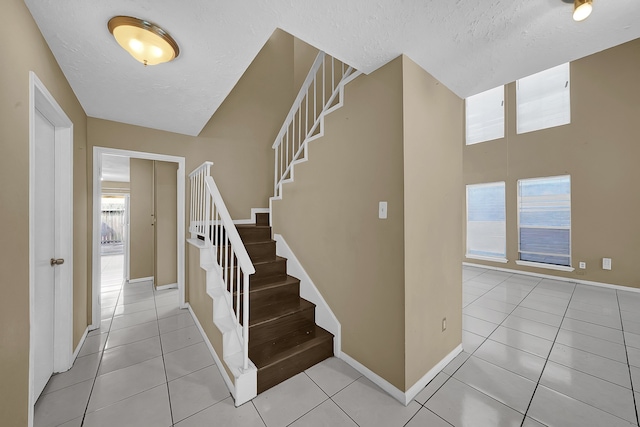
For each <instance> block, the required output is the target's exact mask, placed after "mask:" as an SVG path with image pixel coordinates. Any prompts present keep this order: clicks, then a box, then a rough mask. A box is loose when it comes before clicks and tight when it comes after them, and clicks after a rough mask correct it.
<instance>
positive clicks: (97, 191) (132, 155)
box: [90, 147, 185, 330]
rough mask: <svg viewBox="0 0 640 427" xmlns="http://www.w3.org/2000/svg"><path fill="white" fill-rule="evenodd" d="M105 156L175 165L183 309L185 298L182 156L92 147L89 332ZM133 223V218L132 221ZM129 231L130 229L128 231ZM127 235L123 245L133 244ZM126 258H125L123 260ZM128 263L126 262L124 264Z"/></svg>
mask: <svg viewBox="0 0 640 427" xmlns="http://www.w3.org/2000/svg"><path fill="white" fill-rule="evenodd" d="M106 156H121V157H126V158H128V159H130V160H132V159H144V160H155V161H161V162H169V163H175V164H177V170H176V182H177V195H176V212H177V218H176V220H175V222H176V228H177V233H176V235H177V238H176V242H175V243H174V245H175V248H176V250H175V254H176V255H175V256H176V265H177V287H178V294H179V303H180V307H183V308H184V307H185V295H184V288H185V286H184V276H185V273H184V271H185V265H184V263H185V261H184V260H185V194H184V191H185V172H184V171H185V159H184V157H176V156H167V155H162V154H154V153H145V152H138V151H130V150H119V149H113V148H105V147H94V149H93V224H94V225H93V244H92V248H93V257H92V265H93V277H92V301H93V303H92V325H91V327H90V329H92V330H93V329H97V328H98V327H99V326H100V322H101V302H100V298H101V290H102V285H101V280H102V279H101V271H102V268H101V267H102V265H101V264H102V259H101V258H102V257H101V249H100V246H101V243H100V242H101V239H102V237H101V200H102V185H101V175H102V168H103V161H104V159H105V157H106ZM131 221H132V219H131ZM130 228H132V226H131V227H129V229H130ZM128 236H130V233H127V239H126V243H127V244H128V245H131V244H132V242H131V241H132V240H133V239H131V238H128ZM126 258H127V257H125V259H126ZM126 263H127V260H125V264H126ZM127 269H128V270H129V272H130V269H131V266H130V265H128V266H127ZM130 278H131V277H130V274H127V279H130Z"/></svg>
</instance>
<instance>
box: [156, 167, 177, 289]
mask: <svg viewBox="0 0 640 427" xmlns="http://www.w3.org/2000/svg"><path fill="white" fill-rule="evenodd" d="M154 165H155V167H154V174H155V178H154V180H153V184H154V185H153V187H154V193H155V196H154V198H153V199H154V202H155V213H156V226H155V242H156V245H155V273H154V277H155V284H156V286H162V285H172V284H176V283H178V263H177V257H178V250H177V246H176V242H177V238H178V228H177V223H178V211H177V209H176V201H177V197H178V191H177V190H178V183H177V171H178V164H177V163H169V162H158V161H156V162H154Z"/></svg>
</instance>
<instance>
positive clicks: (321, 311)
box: [273, 234, 342, 357]
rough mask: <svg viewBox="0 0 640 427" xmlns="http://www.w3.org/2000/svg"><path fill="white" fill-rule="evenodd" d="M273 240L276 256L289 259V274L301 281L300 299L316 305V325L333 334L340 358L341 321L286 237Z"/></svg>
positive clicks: (280, 236) (274, 237)
mask: <svg viewBox="0 0 640 427" xmlns="http://www.w3.org/2000/svg"><path fill="white" fill-rule="evenodd" d="M273 239H274V240H275V241H276V254H277V255H278V256H281V257H283V258H286V259H287V273H289V274H290V275H292V276H294V277H297V278H298V279H300V297H302V298H304V299H306V300H307V301H311V302H312V303H314V304H315V305H316V324H317V325H318V326H320V327H321V328H323V329H326V330H327V331H329V332H331V333H332V334H333V336H334V338H333V354H334V355H335V356H336V357H340V354H341V352H342V326H341V325H340V321H339V320H338V318H337V317H336V316H335V314H334V313H333V311H332V310H331V307H329V304H327V301H326V300H325V299H324V298H323V297H322V294H321V293H320V291H319V290H318V288H317V287H316V285H315V284H314V283H313V280H311V277H309V275H308V274H307V272H306V271H305V269H304V267H303V266H302V264H301V263H300V261H299V260H298V258H296V256H295V254H294V253H293V251H292V250H291V248H290V247H289V245H287V242H286V241H285V239H284V237H282V235H280V234H274V235H273Z"/></svg>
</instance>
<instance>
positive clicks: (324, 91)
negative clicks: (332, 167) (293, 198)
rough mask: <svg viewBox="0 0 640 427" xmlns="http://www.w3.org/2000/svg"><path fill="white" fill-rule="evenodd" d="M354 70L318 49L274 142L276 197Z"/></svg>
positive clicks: (319, 130) (320, 129)
mask: <svg viewBox="0 0 640 427" xmlns="http://www.w3.org/2000/svg"><path fill="white" fill-rule="evenodd" d="M336 63H337V64H336ZM355 71H356V70H354V69H353V68H352V67H350V66H346V64H345V63H343V62H341V61H338V60H337V59H335V58H333V57H332V56H329V55H327V54H325V53H324V52H322V51H320V52H318V55H317V56H316V59H315V61H314V62H313V65H312V66H311V69H310V70H309V74H307V77H306V79H305V80H304V83H303V84H302V87H301V88H300V92H298V95H297V96H296V99H295V101H294V102H293V105H292V106H291V110H289V113H288V114H287V117H286V119H285V121H284V123H283V125H282V127H281V128H280V131H279V132H278V136H277V137H276V140H275V142H274V143H273V145H272V148H273V149H274V154H275V168H274V180H273V181H274V191H273V193H274V196H275V197H278V196H280V189H281V184H282V182H283V181H284V180H285V179H287V178H290V177H291V173H292V170H293V165H294V162H296V161H297V160H299V159H300V158H301V157H302V153H305V154H306V151H307V143H308V142H309V140H310V139H311V138H312V137H313V136H315V135H317V134H318V133H319V132H321V131H322V128H321V127H320V126H321V121H322V118H323V117H324V115H325V114H326V112H327V111H328V110H329V109H330V108H331V107H332V106H333V102H334V101H335V99H336V96H337V95H338V94H339V92H340V89H341V88H342V86H344V84H345V82H346V81H347V79H348V78H349V77H350V76H352V75H354V72H355ZM329 73H330V75H329ZM336 74H337V75H336ZM319 91H320V93H319Z"/></svg>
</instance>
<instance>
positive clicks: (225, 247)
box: [189, 162, 256, 369]
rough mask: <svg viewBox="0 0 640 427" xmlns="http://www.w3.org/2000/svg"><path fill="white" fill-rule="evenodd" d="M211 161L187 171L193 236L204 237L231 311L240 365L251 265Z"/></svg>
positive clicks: (245, 352) (245, 345)
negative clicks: (221, 192) (213, 174)
mask: <svg viewBox="0 0 640 427" xmlns="http://www.w3.org/2000/svg"><path fill="white" fill-rule="evenodd" d="M212 165H213V163H211V162H205V163H203V164H202V165H200V166H199V167H198V168H197V169H195V170H194V171H193V172H191V173H190V174H189V179H190V181H191V217H190V219H191V222H190V225H189V230H190V231H191V234H192V237H193V238H198V239H200V240H204V244H205V246H206V247H207V248H208V249H209V250H210V255H211V259H212V260H213V262H214V264H215V265H214V267H215V269H216V270H217V272H218V275H219V279H220V281H221V283H222V284H223V286H224V288H225V290H226V292H225V298H226V301H227V303H228V305H229V308H230V311H231V312H232V313H233V314H234V321H235V326H236V330H237V331H238V333H239V338H240V342H241V343H242V350H243V368H244V369H247V368H248V366H249V276H250V275H251V274H253V273H255V271H256V270H255V268H254V266H253V263H252V262H251V259H250V258H249V254H248V253H247V249H246V248H245V246H244V243H242V239H241V238H240V234H238V230H237V228H236V226H235V224H234V223H233V220H232V219H231V215H229V211H228V210H227V207H226V206H225V203H224V200H222V196H221V195H220V191H219V190H218V187H217V186H216V183H215V181H214V180H213V178H212V177H211V175H210V171H211V166H212Z"/></svg>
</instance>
